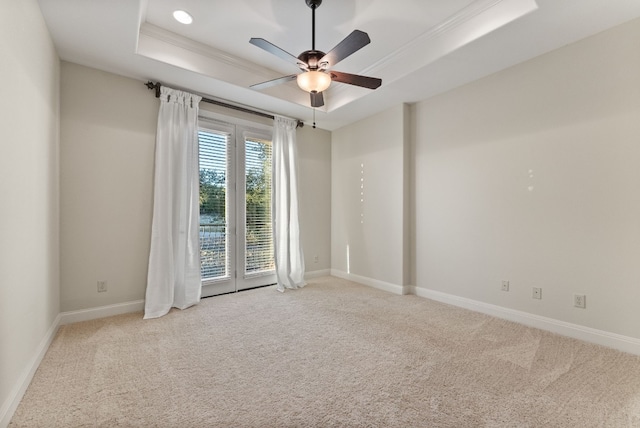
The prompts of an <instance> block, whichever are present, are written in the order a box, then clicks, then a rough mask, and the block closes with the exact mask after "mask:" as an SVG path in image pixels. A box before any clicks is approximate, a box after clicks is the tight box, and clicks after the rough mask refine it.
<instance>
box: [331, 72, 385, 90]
mask: <svg viewBox="0 0 640 428" xmlns="http://www.w3.org/2000/svg"><path fill="white" fill-rule="evenodd" d="M329 74H330V75H331V80H333V81H335V82H340V83H347V84H349V85H355V86H362V87H363V88H369V89H377V88H379V87H380V85H382V79H378V78H377V77H369V76H360V75H358V74H349V73H342V72H340V71H333V70H332V71H330V72H329Z"/></svg>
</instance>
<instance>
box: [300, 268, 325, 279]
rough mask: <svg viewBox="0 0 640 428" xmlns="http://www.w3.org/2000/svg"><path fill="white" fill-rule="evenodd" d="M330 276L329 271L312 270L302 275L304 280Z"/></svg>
mask: <svg viewBox="0 0 640 428" xmlns="http://www.w3.org/2000/svg"><path fill="white" fill-rule="evenodd" d="M329 275H331V269H321V270H312V271H311V272H305V273H304V279H313V278H320V277H323V276H329Z"/></svg>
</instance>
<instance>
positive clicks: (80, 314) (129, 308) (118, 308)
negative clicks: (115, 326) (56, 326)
mask: <svg viewBox="0 0 640 428" xmlns="http://www.w3.org/2000/svg"><path fill="white" fill-rule="evenodd" d="M142 310H144V300H134V301H132V302H125V303H117V304H115V305H107V306H98V307H97V308H90V309H81V310H79V311H69V312H62V313H61V314H60V318H61V319H60V325H66V324H71V323H74V322H80V321H89V320H95V319H98V318H105V317H110V316H113V315H121V314H128V313H131V312H138V311H142Z"/></svg>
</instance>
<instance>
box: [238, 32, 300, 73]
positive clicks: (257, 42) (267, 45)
mask: <svg viewBox="0 0 640 428" xmlns="http://www.w3.org/2000/svg"><path fill="white" fill-rule="evenodd" d="M249 43H251V44H252V45H254V46H257V47H259V48H261V49H264V50H265V51H267V52H269V53H270V54H273V55H275V56H277V57H280V58H282V59H284V60H285V61H287V62H292V63H294V64H295V65H297V66H298V67H301V68H309V66H308V65H307V64H305V63H304V62H303V61H300V60H299V59H298V58H297V57H295V56H293V55H291V54H290V53H289V52H287V51H285V50H284V49H281V48H279V47H277V46H276V45H274V44H273V43H271V42H268V41H266V40H265V39H261V38H255V37H253V38H251V39H250V40H249Z"/></svg>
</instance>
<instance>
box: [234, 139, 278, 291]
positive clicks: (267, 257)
mask: <svg viewBox="0 0 640 428" xmlns="http://www.w3.org/2000/svg"><path fill="white" fill-rule="evenodd" d="M242 142H243V147H244V151H243V153H242V154H241V155H240V154H239V155H238V158H239V159H240V158H241V157H242V158H243V168H242V170H243V171H244V174H243V175H244V176H243V177H242V178H243V180H244V185H243V186H242V188H243V189H244V195H243V197H242V199H243V200H244V203H243V207H242V208H243V210H242V211H243V212H244V216H243V218H242V219H239V220H238V223H239V224H242V228H241V232H242V233H241V234H240V236H241V238H242V241H243V242H242V245H239V247H242V252H243V254H239V260H240V261H241V263H240V264H239V266H238V268H239V269H240V272H242V279H241V281H239V283H238V289H243V288H251V287H258V286H261V285H267V284H273V283H275V282H276V278H275V263H274V258H273V233H272V223H271V155H272V152H271V138H270V135H264V134H262V135H261V134H256V133H251V132H244V133H243V141H242Z"/></svg>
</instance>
